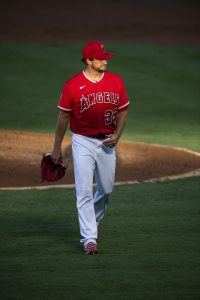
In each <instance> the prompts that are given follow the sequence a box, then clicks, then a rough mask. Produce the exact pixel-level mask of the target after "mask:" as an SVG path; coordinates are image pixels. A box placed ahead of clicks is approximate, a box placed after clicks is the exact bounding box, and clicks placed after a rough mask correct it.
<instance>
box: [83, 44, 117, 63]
mask: <svg viewBox="0 0 200 300" xmlns="http://www.w3.org/2000/svg"><path fill="white" fill-rule="evenodd" d="M82 54H83V58H84V59H86V58H89V59H93V58H95V59H99V60H104V59H106V60H107V59H109V58H111V57H113V53H110V52H107V51H106V50H105V48H104V45H103V44H102V43H101V42H98V41H93V42H90V43H88V44H87V45H85V46H84V47H83V50H82Z"/></svg>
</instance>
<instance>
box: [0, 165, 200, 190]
mask: <svg viewBox="0 0 200 300" xmlns="http://www.w3.org/2000/svg"><path fill="white" fill-rule="evenodd" d="M197 176H200V169H197V170H195V171H191V172H187V173H183V174H179V175H171V176H164V177H155V178H151V179H145V180H134V181H131V180H130V181H116V182H115V186H119V185H133V184H141V183H159V182H164V181H168V180H176V179H183V178H189V177H197ZM58 188H62V189H64V188H65V189H71V188H75V184H57V185H45V186H24V187H2V188H0V190H9V191H15V190H18V191H19V190H21V191H23V190H48V189H58Z"/></svg>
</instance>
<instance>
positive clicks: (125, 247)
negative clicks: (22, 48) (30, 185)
mask: <svg viewBox="0 0 200 300" xmlns="http://www.w3.org/2000/svg"><path fill="white" fill-rule="evenodd" d="M199 189H200V187H199V180H198V178H191V179H186V180H179V181H176V182H165V183H160V184H140V185H133V186H122V187H116V188H115V191H114V193H113V195H112V198H111V203H110V208H109V210H108V211H107V214H106V217H105V219H104V221H103V222H102V224H101V227H100V243H99V255H97V256H92V257H91V256H85V255H83V254H82V249H81V247H80V245H79V242H78V237H79V229H78V223H77V212H76V205H75V194H74V190H73V189H69V190H65V189H62V190H59V189H53V190H47V191H37V190H32V191H21V192H17V194H16V192H15V191H1V192H0V195H1V200H0V214H1V218H0V222H1V223H0V225H1V237H0V238H1V249H0V260H1V278H0V288H1V299H5V300H6V299H15V300H17V299H29V300H32V299H34V300H36V299H48V300H51V299H52V300H53V299H67V300H83V299H94V298H95V299H106V300H107V299H109V300H116V299H119V300H121V299H124V300H125V299H126V300H130V299H135V300H139V299H141V300H144V299H145V300H147V299H148V300H151V299H152V300H160V299H162V300H165V299H166V300H169V299H171V300H172V299H173V300H177V299H180V300H186V299H187V300H197V299H199V294H200V288H199V250H200V249H199V246H200V244H199V208H200V203H199ZM122 195H123V197H122Z"/></svg>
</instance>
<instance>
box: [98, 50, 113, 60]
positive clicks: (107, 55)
mask: <svg viewBox="0 0 200 300" xmlns="http://www.w3.org/2000/svg"><path fill="white" fill-rule="evenodd" d="M113 55H114V53H109V52H105V53H104V54H102V55H101V56H98V57H95V58H96V59H99V60H104V59H106V60H107V59H110V58H112V57H113Z"/></svg>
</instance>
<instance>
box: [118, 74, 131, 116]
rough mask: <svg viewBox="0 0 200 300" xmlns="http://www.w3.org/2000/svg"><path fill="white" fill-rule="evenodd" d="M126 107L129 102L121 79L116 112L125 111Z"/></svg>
mask: <svg viewBox="0 0 200 300" xmlns="http://www.w3.org/2000/svg"><path fill="white" fill-rule="evenodd" d="M128 106H129V100H128V97H127V94H126V88H125V85H124V82H123V80H122V79H121V90H120V98H119V106H118V112H122V111H124V110H127V109H128Z"/></svg>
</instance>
